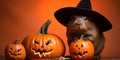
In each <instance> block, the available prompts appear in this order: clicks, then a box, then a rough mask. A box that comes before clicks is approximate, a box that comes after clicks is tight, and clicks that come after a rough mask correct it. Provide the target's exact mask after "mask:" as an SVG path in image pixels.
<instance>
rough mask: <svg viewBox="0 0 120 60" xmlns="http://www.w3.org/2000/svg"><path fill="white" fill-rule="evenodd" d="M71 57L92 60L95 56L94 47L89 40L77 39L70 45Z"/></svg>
mask: <svg viewBox="0 0 120 60" xmlns="http://www.w3.org/2000/svg"><path fill="white" fill-rule="evenodd" d="M69 50H70V56H71V57H72V58H73V59H81V60H82V59H83V60H84V59H91V58H93V56H94V45H93V44H92V42H91V41H89V40H83V39H77V40H74V41H72V42H71V43H70V48H69Z"/></svg>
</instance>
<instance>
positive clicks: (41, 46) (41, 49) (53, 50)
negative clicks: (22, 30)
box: [23, 20, 65, 59]
mask: <svg viewBox="0 0 120 60" xmlns="http://www.w3.org/2000/svg"><path fill="white" fill-rule="evenodd" d="M50 22H51V21H50V20H48V21H47V22H46V23H45V24H44V25H43V26H42V27H41V30H40V33H38V34H32V35H29V36H27V37H26V38H25V39H24V40H23V45H24V46H25V48H26V51H27V58H28V59H47V58H57V57H60V56H63V55H64V54H65V45H64V43H63V41H62V40H61V39H60V38H59V37H58V36H57V35H54V34H48V33H47V28H48V25H49V24H50Z"/></svg>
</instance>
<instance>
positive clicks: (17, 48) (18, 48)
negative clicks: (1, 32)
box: [5, 40, 26, 60]
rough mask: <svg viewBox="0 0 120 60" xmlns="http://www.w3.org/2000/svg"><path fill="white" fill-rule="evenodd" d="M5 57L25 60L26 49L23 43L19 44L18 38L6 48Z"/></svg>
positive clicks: (8, 59) (12, 59)
mask: <svg viewBox="0 0 120 60" xmlns="http://www.w3.org/2000/svg"><path fill="white" fill-rule="evenodd" d="M5 57H6V59H7V60H24V59H25V58H26V51H25V48H24V46H23V45H22V44H17V40H16V41H14V42H13V43H12V44H9V45H8V46H7V47H6V48H5Z"/></svg>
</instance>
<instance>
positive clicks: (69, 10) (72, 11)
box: [54, 0, 112, 32]
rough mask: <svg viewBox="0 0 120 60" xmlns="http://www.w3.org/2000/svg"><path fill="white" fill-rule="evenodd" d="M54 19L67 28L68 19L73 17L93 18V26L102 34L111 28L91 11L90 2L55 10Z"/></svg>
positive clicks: (98, 14)
mask: <svg viewBox="0 0 120 60" xmlns="http://www.w3.org/2000/svg"><path fill="white" fill-rule="evenodd" d="M54 15H55V17H56V19H57V20H58V21H59V22H60V23H61V24H63V25H64V26H67V24H68V22H69V21H70V20H71V19H70V17H71V16H73V15H86V16H91V17H92V18H93V22H94V24H96V26H97V27H98V28H99V29H100V31H102V32H104V31H107V30H110V29H111V28H112V24H111V23H110V22H109V21H108V19H107V18H105V17H104V16H103V15H101V14H100V13H98V12H96V11H93V10H92V8H91V3H90V0H81V2H80V3H79V4H78V6H77V7H65V8H61V9H59V10H57V11H56V12H55V13H54Z"/></svg>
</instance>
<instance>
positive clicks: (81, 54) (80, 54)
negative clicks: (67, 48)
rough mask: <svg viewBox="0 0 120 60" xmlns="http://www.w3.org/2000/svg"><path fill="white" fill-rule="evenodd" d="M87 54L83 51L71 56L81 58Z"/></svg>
mask: <svg viewBox="0 0 120 60" xmlns="http://www.w3.org/2000/svg"><path fill="white" fill-rule="evenodd" d="M87 53H88V51H84V52H83V53H81V52H78V53H76V52H74V53H73V55H75V56H79V57H80V58H81V57H82V56H85V55H87Z"/></svg>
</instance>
